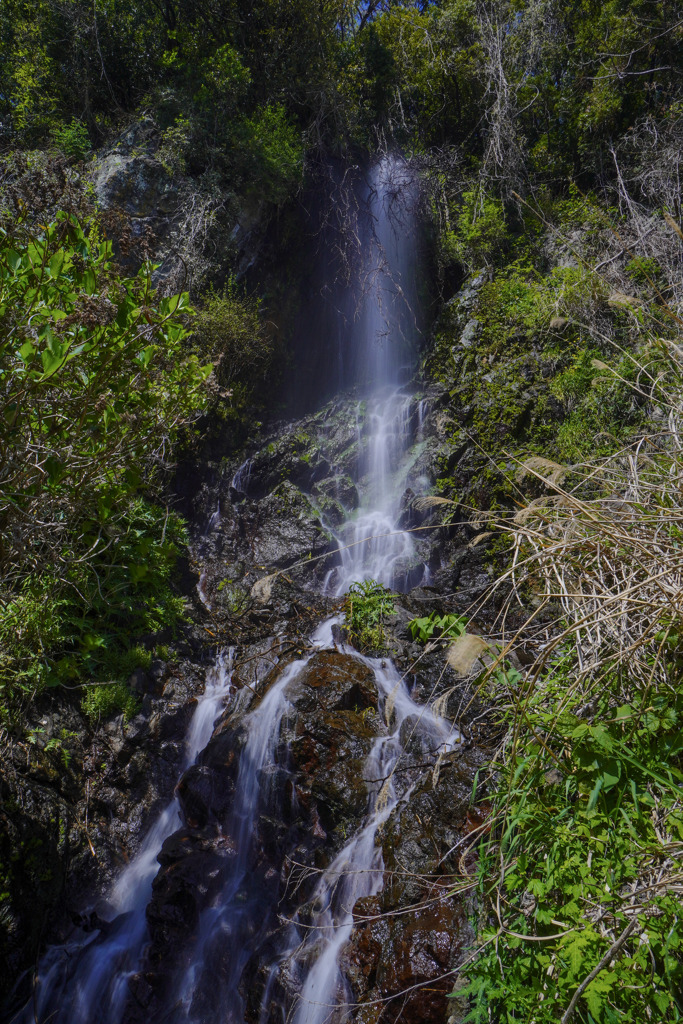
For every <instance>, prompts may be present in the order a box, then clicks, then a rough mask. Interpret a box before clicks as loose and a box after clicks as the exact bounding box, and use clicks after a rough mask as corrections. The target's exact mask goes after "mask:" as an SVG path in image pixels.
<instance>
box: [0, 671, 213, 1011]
mask: <svg viewBox="0 0 683 1024" xmlns="http://www.w3.org/2000/svg"><path fill="white" fill-rule="evenodd" d="M153 667H154V666H153ZM156 667H157V669H158V665H157V666H156ZM157 675H158V676H159V678H158V679H156V680H153V679H152V678H151V677H150V681H149V682H150V685H149V687H148V686H147V684H145V689H149V688H151V686H152V683H153V684H154V688H155V689H156V690H157V691H158V692H157V693H156V695H152V694H150V693H146V694H145V696H143V698H142V701H141V704H142V708H141V712H140V714H139V715H137V716H136V718H135V719H133V720H132V721H131V722H129V723H125V722H124V721H123V717H122V716H120V715H118V716H116V717H113V718H111V719H109V720H106V721H102V722H100V723H95V724H93V723H91V722H89V721H88V720H87V719H86V718H85V717H84V715H83V713H82V711H81V709H80V706H79V697H75V698H74V697H72V696H71V695H65V694H63V693H60V692H59V691H54V692H52V693H50V692H48V694H46V695H45V696H44V697H43V698H41V699H39V700H38V701H37V702H36V704H35V705H34V706H33V707H32V708H31V712H30V713H31V714H32V716H35V718H33V717H32V718H31V720H30V721H29V722H27V723H26V733H25V736H26V737H28V738H29V741H27V740H26V739H22V740H18V739H15V740H13V741H12V742H11V743H8V745H7V746H6V748H5V750H4V751H3V756H2V758H0V872H1V873H2V876H3V887H4V886H6V887H7V893H8V897H7V898H5V899H4V900H3V901H2V903H0V908H1V910H2V918H1V920H2V924H1V925H0V1015H1V1013H2V1010H3V1009H5V1007H4V1005H3V1000H4V998H5V997H6V996H8V995H9V993H10V991H11V989H12V984H13V983H14V982H15V981H16V979H17V977H18V976H19V975H20V972H21V971H22V970H23V969H26V968H27V967H28V968H30V967H32V966H33V964H34V963H35V961H36V956H37V952H38V946H39V943H40V942H41V941H44V940H45V936H46V935H47V936H50V938H51V940H52V941H63V940H64V939H65V938H66V937H67V936H68V935H69V934H70V933H71V932H72V931H73V928H74V925H77V926H79V927H82V926H83V925H84V924H85V925H86V926H87V927H86V930H87V928H88V927H90V925H88V920H89V919H90V917H92V912H93V907H94V906H97V905H98V903H99V900H100V899H101V897H102V896H103V895H104V894H105V893H106V892H107V891H108V889H109V887H110V885H111V883H112V881H113V879H114V878H115V877H116V876H117V875H118V873H119V872H120V870H121V869H122V868H123V867H124V866H125V865H126V864H127V863H128V862H129V861H130V859H131V857H133V856H134V855H135V853H136V852H137V849H138V846H139V844H140V842H141V840H142V837H143V836H144V834H145V830H146V829H147V828H148V827H149V825H150V823H151V821H152V820H153V819H154V817H155V815H156V814H157V813H158V811H159V809H160V808H161V807H162V806H163V805H164V804H165V803H166V802H167V801H168V800H169V799H170V798H171V796H172V794H173V787H174V785H175V781H176V779H177V775H178V771H179V767H180V763H181V760H182V755H183V751H184V742H185V733H186V730H187V724H188V721H189V718H190V717H191V714H192V710H193V706H194V705H193V698H194V694H195V693H196V692H197V691H199V690H201V688H202V686H203V683H204V669H203V668H201V667H199V666H196V665H192V664H190V663H189V662H186V663H185V664H184V665H183V666H182V668H180V667H178V666H173V667H168V666H165V668H164V671H163V672H161V673H160V674H159V673H158V672H157ZM79 696H80V695H79ZM18 850H19V851H22V855H21V857H19V858H17V856H16V851H18ZM84 914H85V917H84V916H83V915H84ZM96 917H97V913H95V918H96ZM96 926H97V925H96ZM30 983H31V979H30V977H29V976H27V977H26V978H25V984H23V987H22V983H21V982H20V984H19V988H18V989H17V992H16V1004H17V1005H19V1004H20V1003H21V1001H22V995H26V996H27V995H28V994H29V992H30ZM10 1005H11V1004H10Z"/></svg>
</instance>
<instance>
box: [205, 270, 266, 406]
mask: <svg viewBox="0 0 683 1024" xmlns="http://www.w3.org/2000/svg"><path fill="white" fill-rule="evenodd" d="M193 327H194V335H195V339H196V341H197V344H198V346H199V348H200V349H201V351H202V352H204V353H205V354H206V356H207V357H210V358H211V359H212V361H213V363H214V378H215V381H216V382H217V384H218V387H219V393H218V397H219V398H221V399H223V400H225V401H226V402H227V403H228V406H229V408H230V409H231V410H232V412H233V414H235V415H239V414H241V413H242V412H243V411H244V410H245V408H246V407H247V406H248V405H250V404H252V403H258V400H259V397H260V395H259V392H260V390H261V389H263V388H264V386H265V382H266V380H267V378H268V376H269V373H270V372H271V371H272V368H273V360H274V355H275V352H274V345H273V341H272V337H271V335H270V334H269V333H268V331H267V329H266V327H265V326H264V323H263V319H262V315H261V304H260V301H259V300H258V299H256V298H253V297H251V296H249V295H248V294H247V292H246V291H245V290H244V289H243V288H241V287H240V286H239V285H238V284H237V282H236V281H235V279H234V278H232V277H230V278H228V280H227V282H226V283H225V285H224V286H223V290H222V291H218V290H217V289H215V288H213V287H211V288H210V289H209V290H208V291H207V292H206V293H205V294H204V296H203V297H202V299H201V302H200V303H199V304H198V308H197V312H196V316H195V318H194V321H193Z"/></svg>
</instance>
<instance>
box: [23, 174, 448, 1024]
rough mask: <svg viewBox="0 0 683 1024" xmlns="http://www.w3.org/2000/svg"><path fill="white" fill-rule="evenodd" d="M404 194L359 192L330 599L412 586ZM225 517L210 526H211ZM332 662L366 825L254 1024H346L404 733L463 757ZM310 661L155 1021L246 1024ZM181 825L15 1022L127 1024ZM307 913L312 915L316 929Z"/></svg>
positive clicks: (435, 720)
mask: <svg viewBox="0 0 683 1024" xmlns="http://www.w3.org/2000/svg"><path fill="white" fill-rule="evenodd" d="M412 191H413V186H412V184H411V180H410V177H409V175H408V173H407V171H406V170H405V168H404V166H403V165H402V164H401V163H400V162H398V161H395V160H392V159H386V160H384V161H382V162H381V163H380V164H379V165H378V166H377V167H376V168H375V169H374V171H373V172H372V174H371V176H370V179H369V183H368V193H367V194H368V209H369V218H368V224H369V227H368V229H367V237H366V256H365V258H364V263H363V267H362V273H361V277H362V278H363V281H364V288H363V290H362V298H361V301H360V303H359V310H358V315H357V317H356V320H355V322H354V323H353V324H352V325H351V327H350V333H349V337H348V338H347V339H346V341H347V344H348V345H349V346H350V352H351V354H352V356H353V360H354V362H355V367H356V382H357V384H360V383H362V384H363V386H364V391H365V393H364V396H363V399H362V403H363V409H364V431H365V435H366V438H367V457H366V460H365V466H364V469H365V472H364V476H363V482H361V481H359V486H360V490H361V504H360V508H359V510H358V511H357V512H356V514H355V515H354V516H353V517H352V518H351V519H350V521H348V522H347V523H345V524H343V525H342V526H341V527H340V528H339V529H338V531H337V538H338V541H339V544H340V547H341V549H342V553H341V565H340V566H339V567H337V568H336V569H335V570H334V571H333V572H331V573H330V574H329V576H328V579H327V581H326V584H325V586H326V589H327V591H328V592H330V593H332V594H337V595H340V594H343V593H345V592H346V590H347V589H348V587H349V586H350V584H352V583H353V582H357V581H362V580H366V579H377V580H380V581H381V582H383V583H385V584H387V585H392V584H395V583H396V580H397V578H398V576H400V575H401V574H403V576H405V566H406V565H408V564H411V563H414V561H415V545H414V542H413V539H412V536H411V534H410V533H408V532H405V531H403V530H401V529H400V528H399V527H398V526H397V517H398V513H399V499H400V495H401V493H402V491H403V488H404V483H405V473H404V472H402V470H401V465H402V459H403V457H404V455H405V452H406V450H407V447H408V444H409V442H410V434H411V428H410V418H411V408H412V409H413V410H414V406H415V401H414V399H413V397H412V396H411V394H410V393H409V391H407V390H405V386H404V383H403V382H404V381H405V380H406V379H408V377H409V375H410V371H411V367H412V366H413V364H414V361H415V347H414V338H413V334H414V321H415V314H414V311H415V306H416V303H417V292H416V286H415V265H414V259H415V257H414V252H413V250H414V243H413V238H412V234H411V230H412V228H413V227H414V224H413V221H414V214H413V213H412V212H411V211H412V201H411V195H412ZM406 197H407V198H408V201H407V202H406ZM421 413H422V410H421V409H420V415H421ZM359 415H360V413H359ZM413 432H414V429H413ZM250 472H251V462H250V461H248V462H246V463H245V464H244V465H243V466H242V467H241V469H240V470H239V471H238V473H237V474H236V475H235V478H234V480H233V487H234V488H235V489H237V490H240V489H242V488H245V487H246V482H247V481H248V478H249V474H250ZM219 516H220V512H219V510H217V511H216V513H215V520H216V521H217V520H218V518H219ZM212 525H214V524H213V523H212ZM420 571H421V572H426V569H425V570H420ZM335 622H336V620H328V621H327V622H324V623H323V624H322V625H321V626H320V627H319V629H318V630H317V631H316V633H315V634H314V635H313V637H312V638H311V640H312V644H313V646H314V647H315V648H318V649H321V650H327V649H333V648H335V642H334V639H333V626H334V625H335ZM336 648H337V650H341V651H343V653H346V654H348V655H351V656H352V657H354V658H355V659H357V660H358V661H359V662H361V663H362V664H363V666H365V667H366V668H367V669H369V670H370V672H371V673H372V677H373V678H374V681H375V684H376V689H377V695H378V705H379V706H378V712H379V716H380V720H381V721H382V722H383V723H384V724H383V726H382V728H381V729H380V734H379V735H377V737H376V738H375V740H374V741H373V743H372V747H371V749H370V752H369V755H368V756H367V760H366V763H365V767H364V771H363V775H364V779H365V784H366V788H367V806H366V812H365V815H364V817H363V818H362V820H361V821H359V822H358V826H357V829H356V831H355V832H354V834H353V835H351V836H350V837H349V839H348V841H347V842H346V843H345V845H344V846H343V848H342V849H341V850H340V851H339V852H338V853H337V854H336V856H334V857H333V858H332V860H331V862H330V863H329V864H328V865H327V867H325V868H324V870H322V871H321V873H320V874H319V877H318V880H317V882H316V885H315V891H314V893H313V896H312V899H311V900H310V901H309V911H308V912H307V916H306V920H304V919H303V918H302V917H301V916H300V915H299V914H298V913H296V914H294V916H293V917H292V918H291V919H290V920H289V921H288V923H286V924H284V925H283V926H282V928H281V929H280V937H279V940H278V941H279V946H278V948H277V950H276V951H275V953H274V955H273V961H272V964H271V966H270V975H269V980H268V982H267V983H266V984H265V985H264V994H263V998H262V1005H261V1010H260V1021H261V1022H262V1024H266V1022H268V1024H269V1022H271V1021H273V1022H274V1021H276V1020H278V1021H279V1020H283V1019H285V1017H286V1018H287V1019H289V1020H291V1021H293V1024H324V1022H326V1021H328V1020H339V1019H348V1013H347V1012H346V1011H344V1010H343V1007H344V1006H345V1005H346V1004H348V1002H349V1001H350V1000H351V996H350V990H349V988H348V985H347V982H346V981H345V978H344V975H343V972H342V970H341V969H340V966H339V955H340V952H341V951H342V949H343V947H344V946H345V944H346V943H347V942H348V940H349V937H350V935H351V932H352V928H353V908H354V905H355V904H356V903H357V901H358V900H359V899H360V898H362V897H367V896H371V895H373V894H375V893H377V892H378V890H379V889H380V888H381V885H382V876H383V862H382V854H381V848H380V847H379V846H378V845H377V842H376V839H377V832H378V829H379V828H380V827H381V825H382V824H383V823H384V822H386V821H387V819H388V818H389V817H390V816H391V815H392V813H393V812H394V811H395V809H396V807H397V805H398V804H399V803H400V802H401V801H403V800H406V799H408V798H409V796H410V788H409V787H408V788H407V789H406V788H405V787H404V788H403V790H401V789H400V787H397V786H396V785H395V769H396V766H397V764H398V762H399V760H400V758H401V757H402V756H403V752H404V742H402V739H401V737H403V739H404V741H405V733H406V723H407V724H408V726H409V728H408V738H410V737H412V736H413V735H414V734H415V733H416V732H418V733H419V734H420V736H421V737H422V739H423V741H424V742H425V743H427V744H428V746H429V748H430V750H431V751H432V753H433V754H434V755H436V754H437V753H438V752H440V751H447V750H450V749H452V748H453V747H454V746H455V745H456V744H457V743H458V742H459V741H460V737H459V734H458V732H457V730H456V729H455V728H454V727H453V726H452V725H451V724H450V723H448V722H446V721H445V720H443V719H441V718H439V717H437V716H435V715H434V714H433V713H432V712H431V710H430V709H429V708H428V707H425V706H424V705H418V704H417V703H415V702H414V701H413V700H412V699H411V696H410V693H409V691H408V688H407V686H406V684H405V682H404V681H403V680H402V679H401V678H400V677H399V675H398V673H397V671H396V668H395V667H394V666H393V664H391V662H388V661H382V660H376V659H369V658H364V657H362V656H361V655H359V654H357V653H356V652H354V651H351V650H346V649H344V648H340V646H339V644H337V645H336ZM310 657H311V655H310V654H308V655H306V656H305V657H302V658H300V659H298V660H295V661H292V662H290V663H289V664H288V665H287V666H286V667H285V668H284V669H283V670H282V671H281V672H280V673H279V675H278V676H276V678H275V681H274V682H273V683H271V685H270V687H269V689H268V690H267V692H266V693H265V695H264V696H263V698H262V699H261V700H260V702H258V703H257V704H256V706H255V709H254V710H252V711H251V712H250V713H249V714H248V715H247V716H246V718H245V719H244V726H243V728H244V729H245V735H246V739H245V742H244V745H243V747H242V750H241V752H240V760H239V768H238V774H237V782H236V793H235V799H234V803H233V806H232V810H231V812H230V820H229V821H228V822H226V823H225V829H224V833H225V835H226V836H229V837H231V841H232V842H233V843H234V846H235V856H234V858H233V860H232V862H231V866H230V870H229V871H228V872H227V874H226V877H225V878H224V879H223V880H222V886H221V890H220V892H219V893H218V895H217V896H216V898H215V899H213V900H212V901H211V903H210V905H209V906H207V907H206V908H205V909H204V911H203V913H202V915H201V918H200V921H199V926H198V928H197V929H196V930H195V931H194V933H193V936H192V939H191V940H188V941H189V942H190V943H191V948H190V949H189V950H188V951H187V955H186V956H185V959H184V965H185V966H184V967H183V968H182V969H181V970H179V971H178V974H177V977H176V980H175V991H173V992H169V993H168V1006H169V1007H172V1009H169V1010H168V1012H166V1013H165V1014H164V1016H163V1020H164V1021H167V1022H173V1024H243V1022H244V1020H245V993H244V987H243V984H242V977H243V972H244V970H245V965H246V964H247V962H248V961H249V958H250V956H251V955H252V953H253V951H254V949H256V948H257V947H258V945H259V942H260V941H261V938H262V931H263V928H264V926H265V922H266V920H267V919H268V914H269V912H270V911H271V910H272V908H268V907H267V906H266V905H265V902H264V901H265V900H267V898H268V894H267V893H265V892H264V891H259V890H258V888H255V886H254V884H253V882H252V880H251V878H250V862H251V859H252V854H253V850H252V846H253V844H254V841H255V839H254V837H255V835H256V833H257V829H256V823H257V819H258V816H259V814H260V813H262V809H263V807H264V801H266V802H267V800H266V798H267V795H268V792H267V791H268V786H269V784H270V783H269V778H270V775H269V770H270V769H272V768H273V766H274V765H276V764H277V761H278V757H280V754H279V753H278V747H279V743H280V736H281V730H282V724H283V720H284V719H286V717H287V716H288V715H289V714H291V712H292V707H291V704H290V701H289V699H288V691H290V689H291V688H292V686H294V685H295V684H296V681H297V679H299V677H300V676H301V674H302V673H304V672H305V670H306V667H307V665H308V662H309V660H310ZM231 665H232V658H231V655H225V656H224V657H221V658H219V660H218V663H217V665H216V667H215V668H214V669H213V670H212V671H211V672H210V673H209V675H208V677H207V682H206V688H205V692H204V695H203V697H202V698H201V699H200V700H199V702H198V705H197V709H196V711H195V714H194V717H193V719H192V722H191V725H190V728H189V732H188V735H187V740H186V756H185V763H184V766H183V768H184V769H186V768H187V767H188V766H189V765H191V764H192V763H193V762H194V760H195V758H196V757H197V755H198V754H199V752H200V751H202V749H203V748H204V747H205V746H206V744H207V743H208V741H209V739H210V737H211V734H212V730H213V725H214V721H215V719H216V717H217V715H218V714H219V711H220V710H221V708H222V707H223V706H224V705H225V703H226V699H227V698H228V696H229V694H230V689H231ZM179 823H180V804H179V801H178V799H177V798H174V799H173V800H172V801H171V802H170V804H169V805H168V806H167V807H166V808H165V809H164V810H163V812H162V813H161V814H160V816H159V818H158V820H157V821H156V823H155V824H154V826H153V827H152V829H151V830H150V831H149V833H148V835H147V837H146V838H145V840H144V842H143V844H142V847H141V849H140V851H139V853H138V854H137V856H136V857H135V859H134V860H133V861H132V862H131V864H130V865H129V866H128V867H127V868H126V870H125V871H124V872H123V873H122V875H121V876H120V878H119V880H118V881H117V883H116V885H115V886H114V888H113V891H112V893H111V896H110V899H109V911H108V914H107V917H108V922H107V924H106V926H103V928H102V929H101V931H99V932H97V933H95V934H94V935H90V936H86V937H85V938H84V937H83V936H82V935H81V936H80V937H79V938H77V939H76V940H74V941H73V942H72V943H70V944H68V945H66V946H60V947H54V948H52V949H50V950H48V952H47V953H46V955H45V957H44V958H43V961H42V963H41V964H40V968H39V972H38V977H37V980H36V984H35V990H34V996H33V999H32V1000H31V1002H30V1003H29V1005H28V1006H27V1007H26V1008H25V1009H24V1010H23V1011H22V1012H20V1013H19V1014H18V1015H17V1016H16V1017H15V1018H14V1020H15V1021H16V1022H17V1024H35V1022H39V1024H43V1022H47V1021H48V1020H49V1021H50V1022H52V1024H95V1022H101V1024H121V1022H122V1021H123V1020H124V1015H125V1012H126V998H127V994H128V980H129V979H130V977H131V975H133V974H134V973H135V972H136V971H137V970H139V968H140V965H141V963H142V961H143V958H144V954H145V948H146V945H147V943H148V941H149V934H148V927H147V921H146V916H145V911H146V906H147V903H148V901H149V899H150V896H151V886H152V880H153V878H154V876H155V874H156V872H157V870H158V865H157V856H158V854H159V851H160V849H161V846H162V844H163V842H164V840H165V839H166V838H167V837H168V836H170V835H171V834H172V833H173V832H174V831H175V830H176V829H177V828H178V826H179ZM310 906H313V907H314V911H313V912H312V913H311V912H310ZM217 964H220V965H221V966H220V969H217V967H216V965H217ZM283 972H286V973H287V975H288V977H290V978H294V979H296V989H297V991H296V993H295V995H294V997H293V999H292V1000H291V1001H290V1005H289V1006H287V1007H286V1008H285V1009H284V1010H283V1008H282V1007H281V1006H279V1007H278V1006H275V1005H274V1004H273V1003H272V1001H271V992H272V989H273V985H274V984H275V982H276V981H277V979H278V977H279V976H280V975H281V974H282V973H283ZM335 1008H336V1009H335ZM339 1013H341V1014H342V1017H341V1018H340V1017H339V1016H338V1015H339ZM335 1014H336V1016H335ZM159 1019H161V1018H159Z"/></svg>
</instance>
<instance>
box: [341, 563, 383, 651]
mask: <svg viewBox="0 0 683 1024" xmlns="http://www.w3.org/2000/svg"><path fill="white" fill-rule="evenodd" d="M393 611H394V602H393V599H392V597H391V592H390V591H389V590H387V588H386V587H384V586H382V584H381V583H378V582H377V580H364V581H363V582H362V583H352V584H351V586H350V587H349V592H348V594H347V595H346V597H345V598H344V615H345V617H346V628H347V630H348V633H349V637H350V638H351V640H352V641H353V643H354V644H356V645H357V647H359V648H360V650H362V651H379V650H382V649H383V647H384V620H385V618H386V616H387V615H391V614H393Z"/></svg>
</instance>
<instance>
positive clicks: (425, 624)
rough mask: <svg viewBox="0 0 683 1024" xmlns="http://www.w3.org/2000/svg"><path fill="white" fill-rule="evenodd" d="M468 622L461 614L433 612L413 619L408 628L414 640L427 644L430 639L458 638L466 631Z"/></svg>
mask: <svg viewBox="0 0 683 1024" xmlns="http://www.w3.org/2000/svg"><path fill="white" fill-rule="evenodd" d="M466 628H467V622H466V620H465V619H463V618H462V617H461V616H460V615H453V614H446V615H439V614H438V613H437V612H431V613H430V614H429V615H425V616H423V617H422V618H420V619H411V620H410V622H409V623H408V629H409V630H410V635H411V636H412V638H413V640H419V641H420V643H422V644H426V643H427V641H428V640H432V639H440V640H446V639H450V640H457V638H458V637H459V636H462V634H463V633H464V632H465V630H466Z"/></svg>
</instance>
